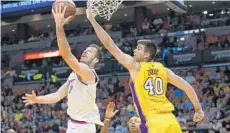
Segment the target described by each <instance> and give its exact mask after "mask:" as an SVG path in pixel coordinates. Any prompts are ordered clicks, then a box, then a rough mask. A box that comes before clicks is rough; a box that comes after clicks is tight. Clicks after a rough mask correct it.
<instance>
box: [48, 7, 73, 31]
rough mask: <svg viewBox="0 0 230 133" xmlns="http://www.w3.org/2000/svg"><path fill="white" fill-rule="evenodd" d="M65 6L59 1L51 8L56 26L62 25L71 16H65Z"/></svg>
mask: <svg viewBox="0 0 230 133" xmlns="http://www.w3.org/2000/svg"><path fill="white" fill-rule="evenodd" d="M66 8H67V6H65V5H64V4H61V3H60V4H58V5H57V6H56V7H55V8H54V9H52V13H53V15H54V20H55V23H56V27H63V26H64V24H66V23H67V22H68V21H69V20H70V19H71V16H69V17H68V18H65V12H66Z"/></svg>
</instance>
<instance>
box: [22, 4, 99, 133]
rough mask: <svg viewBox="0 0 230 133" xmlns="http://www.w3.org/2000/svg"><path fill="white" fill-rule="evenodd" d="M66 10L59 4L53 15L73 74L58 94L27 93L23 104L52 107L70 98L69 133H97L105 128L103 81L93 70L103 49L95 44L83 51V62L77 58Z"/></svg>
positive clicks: (60, 45) (63, 52)
mask: <svg viewBox="0 0 230 133" xmlns="http://www.w3.org/2000/svg"><path fill="white" fill-rule="evenodd" d="M65 10H66V7H64V6H63V5H59V6H57V8H56V9H55V10H52V12H53V15H54V18H55V23H56V34H57V41H58V47H59V52H60V54H61V56H62V57H63V59H64V60H65V61H66V63H67V64H68V65H69V67H70V68H71V69H72V70H73V72H72V73H71V74H70V76H69V78H68V80H67V82H66V83H64V84H63V85H62V86H61V87H60V88H59V89H58V91H57V92H55V93H52V94H48V95H44V96H36V94H35V93H34V91H33V92H32V94H26V95H25V97H23V99H24V101H23V102H24V103H26V105H28V104H34V103H38V104H52V103H56V102H58V101H60V100H61V99H62V98H64V97H66V96H67V97H68V102H67V104H68V109H67V114H68V115H69V117H70V120H69V121H68V128H67V133H96V126H95V124H98V125H103V123H102V122H101V120H100V114H99V110H98V107H97V105H96V103H95V99H96V85H97V83H98V80H99V78H98V76H97V74H96V72H95V71H94V69H93V68H94V66H95V65H96V64H97V63H98V62H99V61H100V59H101V57H102V53H101V49H100V47H98V46H97V45H95V44H93V45H90V46H89V47H87V48H86V50H85V51H84V52H83V54H82V55H81V59H80V62H79V61H78V60H77V59H76V58H75V57H74V55H73V54H72V53H71V48H70V46H69V44H68V42H67V39H66V36H65V32H64V28H63V26H64V24H65V23H66V22H67V21H68V19H69V18H64V13H65Z"/></svg>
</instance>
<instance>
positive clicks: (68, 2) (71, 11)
mask: <svg viewBox="0 0 230 133" xmlns="http://www.w3.org/2000/svg"><path fill="white" fill-rule="evenodd" d="M58 4H64V5H65V6H67V8H66V12H65V18H68V17H69V16H71V18H70V20H69V22H70V21H72V20H73V19H74V18H75V16H76V11H77V9H76V5H75V4H74V2H73V1H72V0H65V1H62V0H56V1H55V2H54V3H53V6H52V9H54V10H55V7H56V6H57V5H58Z"/></svg>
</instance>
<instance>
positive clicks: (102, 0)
mask: <svg viewBox="0 0 230 133" xmlns="http://www.w3.org/2000/svg"><path fill="white" fill-rule="evenodd" d="M123 1H124V0H88V1H87V8H88V9H91V12H92V14H93V15H94V17H95V16H97V15H99V16H100V17H103V18H105V19H107V20H108V21H109V20H110V19H111V17H112V15H113V13H114V12H116V11H117V8H118V7H119V5H120V4H121V3H122V2H123Z"/></svg>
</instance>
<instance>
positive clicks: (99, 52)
mask: <svg viewBox="0 0 230 133" xmlns="http://www.w3.org/2000/svg"><path fill="white" fill-rule="evenodd" d="M89 47H94V48H96V49H97V58H98V60H99V62H100V61H101V60H102V59H103V53H102V48H101V47H100V46H98V45H97V44H90V45H89Z"/></svg>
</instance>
